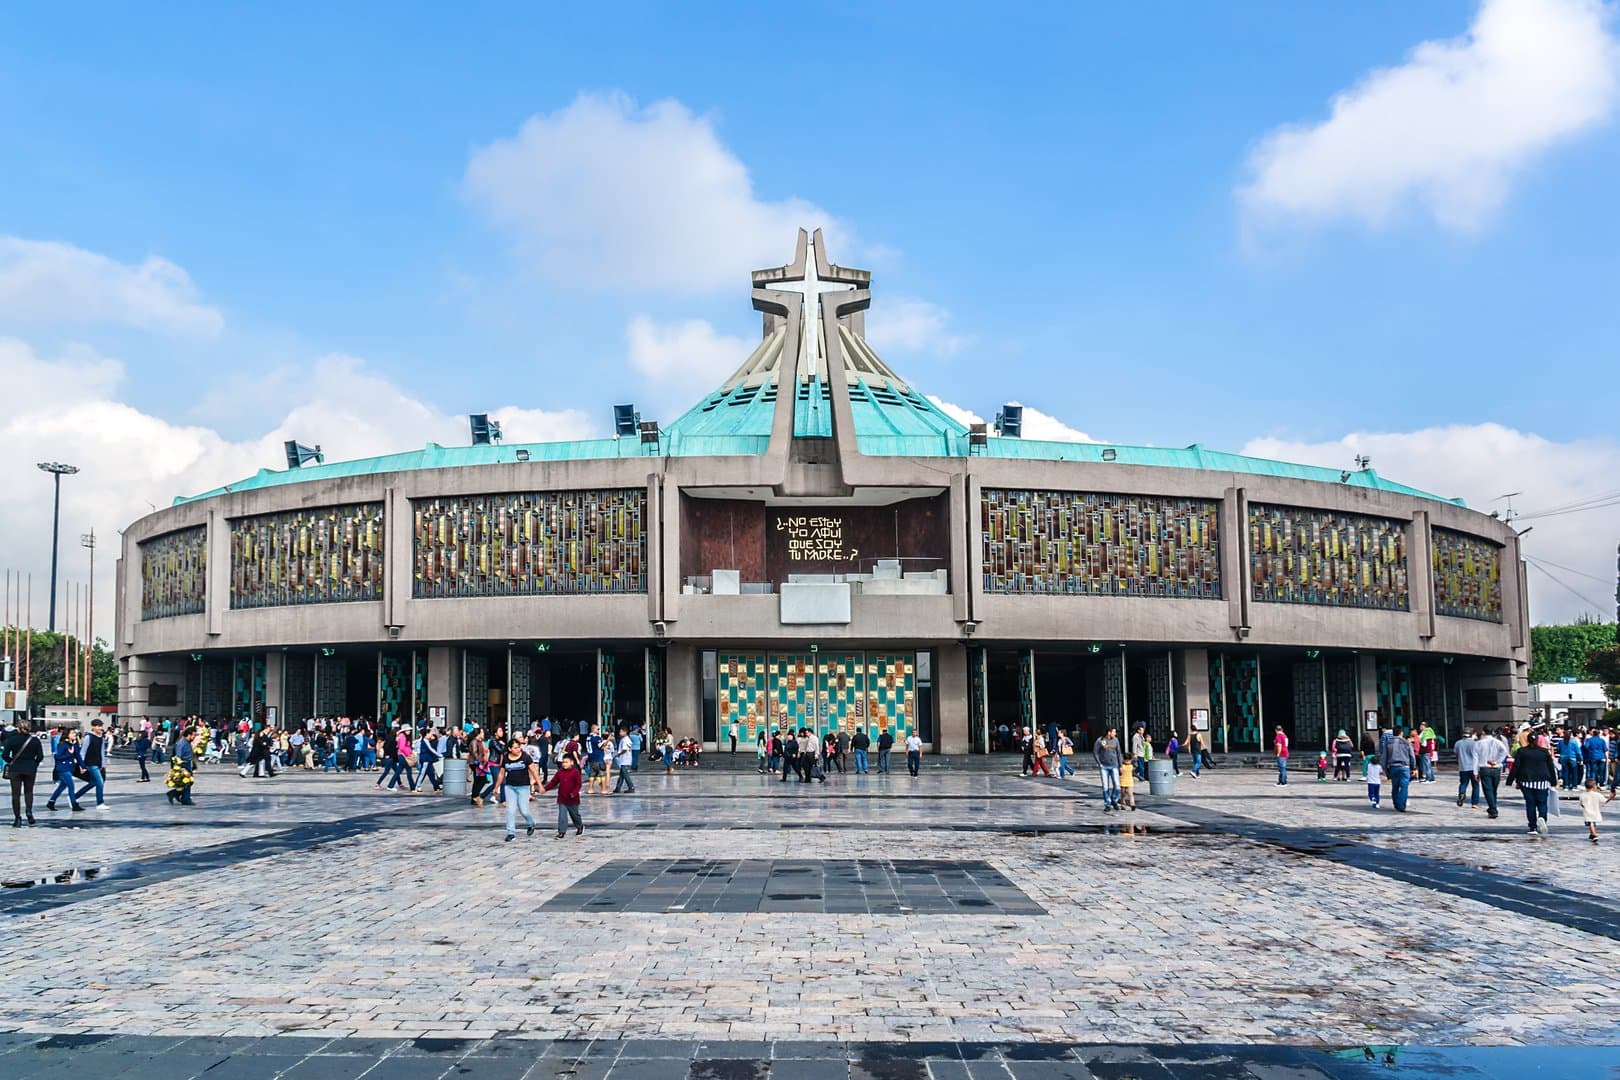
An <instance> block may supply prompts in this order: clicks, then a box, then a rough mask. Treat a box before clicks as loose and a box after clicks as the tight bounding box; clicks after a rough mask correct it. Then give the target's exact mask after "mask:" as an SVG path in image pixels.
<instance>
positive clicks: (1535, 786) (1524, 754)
mask: <svg viewBox="0 0 1620 1080" xmlns="http://www.w3.org/2000/svg"><path fill="white" fill-rule="evenodd" d="M1512 783H1513V786H1514V787H1516V788H1518V789H1519V794H1520V795H1522V796H1524V816H1525V819H1526V820H1527V821H1528V822H1529V825H1530V829H1529V831H1530V834H1531V835H1532V836H1541V837H1542V838H1543V839H1545V838H1546V836H1547V813H1548V808H1547V802H1548V800H1549V799H1550V798H1552V797H1553V789H1554V788H1556V787H1557V786H1558V763H1557V762H1556V761H1554V760H1553V756H1552V751H1551V750H1548V749H1547V748H1546V747H1545V746H1538V745H1536V742H1535V740H1533V739H1529V740H1526V741H1525V744H1524V745H1523V746H1521V747H1519V749H1518V750H1516V751H1514V753H1513V781H1512Z"/></svg>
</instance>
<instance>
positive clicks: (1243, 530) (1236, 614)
mask: <svg viewBox="0 0 1620 1080" xmlns="http://www.w3.org/2000/svg"><path fill="white" fill-rule="evenodd" d="M1220 522H1221V526H1220V528H1221V535H1220V543H1221V592H1222V594H1223V595H1224V596H1225V597H1226V621H1227V623H1228V624H1229V625H1230V626H1231V627H1232V629H1234V630H1236V629H1237V628H1238V627H1240V626H1248V625H1249V559H1248V554H1247V553H1248V547H1249V545H1248V539H1247V538H1248V535H1249V515H1248V501H1247V500H1246V499H1245V498H1244V495H1243V489H1242V488H1238V487H1230V488H1227V489H1226V493H1225V495H1223V496H1222V497H1221V516H1220Z"/></svg>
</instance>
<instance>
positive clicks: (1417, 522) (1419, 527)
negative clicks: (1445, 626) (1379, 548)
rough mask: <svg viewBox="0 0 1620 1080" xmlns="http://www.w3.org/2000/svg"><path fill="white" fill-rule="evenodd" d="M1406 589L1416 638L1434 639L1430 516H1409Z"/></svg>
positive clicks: (1417, 513) (1418, 512) (1419, 514)
mask: <svg viewBox="0 0 1620 1080" xmlns="http://www.w3.org/2000/svg"><path fill="white" fill-rule="evenodd" d="M1406 566H1407V571H1406V586H1407V595H1408V596H1409V597H1410V601H1409V603H1410V604H1411V608H1412V616H1413V618H1415V619H1416V620H1417V624H1418V636H1419V637H1421V638H1423V639H1424V640H1425V641H1427V640H1428V639H1430V638H1432V637H1434V545H1433V544H1432V543H1431V542H1430V539H1429V512H1428V511H1427V510H1419V511H1417V512H1416V513H1414V514H1413V515H1412V524H1411V525H1410V526H1409V527H1408V528H1407V530H1406Z"/></svg>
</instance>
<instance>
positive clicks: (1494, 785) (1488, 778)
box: [1474, 728, 1508, 818]
mask: <svg viewBox="0 0 1620 1080" xmlns="http://www.w3.org/2000/svg"><path fill="white" fill-rule="evenodd" d="M1507 756H1508V746H1507V743H1505V742H1503V741H1502V740H1501V739H1500V738H1498V737H1497V736H1495V735H1492V734H1491V732H1490V729H1489V728H1486V729H1485V730H1484V731H1483V732H1481V733H1480V734H1479V736H1478V737H1477V738H1476V739H1475V740H1474V773H1475V775H1476V776H1478V777H1479V789H1480V792H1481V793H1482V794H1483V795H1484V796H1485V816H1486V817H1488V818H1495V817H1496V816H1497V808H1496V792H1497V789H1498V788H1500V787H1501V786H1502V763H1503V762H1505V761H1506V760H1507Z"/></svg>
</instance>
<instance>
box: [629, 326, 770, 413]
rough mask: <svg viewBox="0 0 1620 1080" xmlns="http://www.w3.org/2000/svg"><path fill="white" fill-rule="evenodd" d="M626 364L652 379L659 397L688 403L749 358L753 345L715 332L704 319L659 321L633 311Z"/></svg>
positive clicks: (716, 384)
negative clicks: (627, 361)
mask: <svg viewBox="0 0 1620 1080" xmlns="http://www.w3.org/2000/svg"><path fill="white" fill-rule="evenodd" d="M624 336H625V343H626V345H627V346H628V347H629V353H630V366H631V367H633V368H635V369H636V370H637V371H639V372H641V373H642V374H643V375H645V376H647V378H648V379H650V380H651V381H652V384H653V387H652V389H653V391H654V393H656V394H657V395H658V396H659V397H660V398H669V399H671V400H673V399H674V398H675V397H676V396H682V397H683V400H685V401H687V402H688V403H689V402H690V400H691V399H693V398H695V397H697V396H698V395H700V394H706V393H708V392H709V391H710V390H713V389H714V388H715V387H716V386H719V385H720V383H721V382H722V381H723V380H724V379H725V378H726V376H728V375H730V374H731V373H732V372H733V371H735V370H736V369H737V367H738V365H740V364H741V363H742V362H743V361H744V360H746V359H748V355H749V353H751V352H752V351H753V348H754V347H753V346H752V345H750V344H749V343H748V342H746V341H744V340H743V339H742V338H739V337H732V336H731V335H730V334H721V333H718V332H717V331H716V330H715V328H714V327H713V326H710V325H709V324H708V322H706V321H705V320H703V319H686V320H683V321H681V322H672V323H659V322H655V321H653V320H652V319H651V318H649V317H647V316H646V315H637V316H636V317H635V318H633V319H631V320H630V325H629V326H628V327H627V328H626V329H625V335H624Z"/></svg>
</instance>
